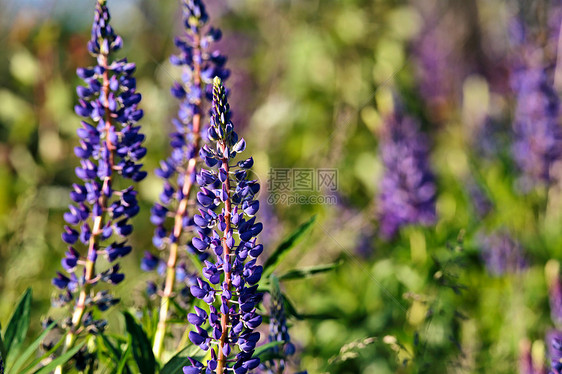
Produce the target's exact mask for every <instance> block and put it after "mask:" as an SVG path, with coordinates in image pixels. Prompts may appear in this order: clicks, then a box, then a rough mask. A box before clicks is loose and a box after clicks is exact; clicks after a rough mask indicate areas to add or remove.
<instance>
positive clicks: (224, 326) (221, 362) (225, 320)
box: [217, 142, 232, 374]
mask: <svg viewBox="0 0 562 374" xmlns="http://www.w3.org/2000/svg"><path fill="white" fill-rule="evenodd" d="M225 149H226V144H225V143H224V142H222V143H221V150H222V153H223V154H224V151H225ZM222 167H223V169H224V170H225V171H226V175H227V178H226V180H225V181H224V182H223V186H224V188H225V190H226V196H227V198H226V201H225V202H224V205H225V209H224V210H225V213H224V221H225V224H226V228H225V230H224V233H223V237H222V247H223V256H224V257H223V261H224V263H225V264H226V263H230V248H229V247H228V245H227V244H226V238H227V235H228V234H229V233H230V234H232V233H231V227H230V226H231V225H230V216H231V213H232V204H231V201H230V177H229V166H228V159H226V158H223V159H222ZM223 266H224V265H223ZM224 281H225V282H226V288H227V289H228V290H230V288H231V285H232V284H231V283H232V280H231V274H230V266H229V267H228V269H225V272H224ZM226 303H227V310H228V300H227V301H226ZM229 324H230V315H229V313H228V312H227V313H225V314H223V315H221V330H222V333H221V338H220V342H219V354H218V366H217V374H223V373H224V370H225V367H226V360H227V357H226V356H225V354H224V352H223V347H224V345H225V343H227V338H228V325H229Z"/></svg>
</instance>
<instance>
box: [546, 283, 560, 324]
mask: <svg viewBox="0 0 562 374" xmlns="http://www.w3.org/2000/svg"><path fill="white" fill-rule="evenodd" d="M549 283H550V284H549V285H548V300H549V302H550V317H551V318H552V321H553V322H554V323H555V324H556V325H557V326H560V325H562V283H561V282H560V275H559V274H558V272H556V274H555V275H554V277H553V279H552V280H551V281H550V282H549Z"/></svg>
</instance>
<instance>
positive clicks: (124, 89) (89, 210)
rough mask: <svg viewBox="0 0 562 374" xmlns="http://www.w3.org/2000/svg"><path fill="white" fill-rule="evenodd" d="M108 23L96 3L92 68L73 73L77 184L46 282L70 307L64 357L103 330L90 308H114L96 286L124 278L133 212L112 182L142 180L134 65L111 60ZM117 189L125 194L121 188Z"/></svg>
mask: <svg viewBox="0 0 562 374" xmlns="http://www.w3.org/2000/svg"><path fill="white" fill-rule="evenodd" d="M109 20H110V16H109V11H108V9H107V6H106V4H105V1H103V0H100V1H98V2H97V3H96V11H95V18H94V23H93V26H92V35H91V39H90V41H89V43H88V50H89V52H90V53H91V54H92V56H94V57H95V58H96V59H97V65H96V66H94V67H88V68H79V69H78V70H77V74H78V76H79V77H80V78H82V79H83V80H84V82H85V83H86V84H85V85H84V86H79V87H78V88H77V90H76V91H77V93H78V96H79V103H78V105H76V107H75V111H76V113H77V114H78V115H80V116H82V117H84V121H82V123H81V127H80V128H79V129H78V130H77V133H78V136H79V137H80V145H79V146H77V147H76V148H75V149H74V153H75V154H76V156H77V157H79V158H80V166H79V167H77V168H76V176H77V177H78V178H80V179H81V180H82V183H81V184H74V185H73V186H72V191H71V193H70V198H71V200H72V201H73V204H72V205H70V206H69V211H68V212H67V213H65V214H64V219H65V221H66V222H67V224H68V225H67V226H65V227H64V232H63V234H62V239H63V241H64V242H65V243H67V244H68V245H69V247H68V251H67V252H66V257H65V258H64V259H63V260H62V266H63V268H64V270H65V272H66V274H63V273H60V272H59V273H57V276H56V277H55V278H54V279H53V284H54V285H55V286H56V287H57V288H58V289H60V290H62V291H63V292H62V294H61V295H60V296H59V297H58V298H57V299H55V300H54V303H55V304H57V305H62V304H67V303H73V312H72V317H71V319H70V321H69V322H68V323H67V327H68V329H69V333H68V335H67V338H66V341H65V346H64V347H65V348H64V349H65V350H68V349H69V348H70V347H71V346H72V345H73V343H74V341H75V339H76V337H77V336H78V335H79V334H80V333H81V332H82V331H84V330H87V331H90V332H95V331H97V330H101V329H103V327H104V325H105V322H104V321H100V320H94V318H93V316H92V310H93V309H94V308H97V309H99V310H101V311H104V310H106V309H108V308H109V307H110V306H112V305H113V304H115V303H117V302H118V299H116V298H114V297H113V296H111V294H110V293H109V291H108V290H107V289H106V288H105V286H103V284H117V283H119V282H121V281H122V280H123V278H124V275H123V274H122V273H120V272H119V264H116V263H115V261H116V260H117V259H118V258H120V257H123V256H125V255H127V254H128V253H129V252H131V247H130V246H129V245H128V244H127V240H126V239H127V236H129V235H130V234H131V232H132V230H133V226H132V225H131V224H130V221H129V219H130V218H131V217H133V216H135V215H136V214H137V213H138V211H139V207H138V204H137V197H136V195H137V192H136V191H135V190H134V188H133V187H132V186H128V187H120V188H119V189H115V190H114V185H116V184H117V183H115V182H116V180H117V179H122V180H130V181H132V182H139V181H141V180H142V179H144V178H145V176H146V172H144V171H142V170H141V167H142V164H140V163H139V161H140V159H142V158H143V156H144V155H145V154H146V149H145V148H144V147H143V146H142V142H143V141H144V135H142V134H141V133H140V126H137V125H136V123H137V121H138V120H140V119H141V118H142V116H143V112H142V110H141V109H138V108H137V105H138V103H139V102H140V100H141V95H140V94H139V93H137V92H136V81H135V78H134V77H133V76H132V74H133V72H134V71H135V64H133V63H129V62H127V60H126V59H120V60H112V59H111V58H110V56H111V55H112V54H113V53H114V52H116V51H118V50H119V49H121V45H122V40H121V37H120V36H118V35H116V34H115V32H114V30H113V28H112V27H111V26H110V24H109ZM119 185H120V186H126V182H121V181H120V183H119ZM84 252H86V255H85V256H84ZM100 255H101V256H103V257H104V258H105V259H106V263H105V264H104V266H103V268H104V270H102V271H100V269H99V267H98V263H99V261H98V257H99V256H100ZM96 286H99V287H97V288H98V290H96ZM59 370H60V369H59Z"/></svg>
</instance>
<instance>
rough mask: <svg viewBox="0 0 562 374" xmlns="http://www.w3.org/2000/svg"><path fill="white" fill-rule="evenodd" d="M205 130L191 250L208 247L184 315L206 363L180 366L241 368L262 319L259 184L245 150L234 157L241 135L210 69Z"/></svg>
mask: <svg viewBox="0 0 562 374" xmlns="http://www.w3.org/2000/svg"><path fill="white" fill-rule="evenodd" d="M208 137H209V140H210V142H211V143H210V144H209V145H204V146H203V147H202V148H201V151H200V155H201V158H202V159H203V161H204V162H205V164H206V165H207V168H205V169H202V170H201V171H200V173H199V174H198V175H197V183H198V184H199V185H200V186H201V191H200V192H198V193H197V200H198V201H199V203H200V204H201V205H202V208H201V209H199V214H197V215H195V216H194V221H195V223H196V225H197V227H198V229H197V230H198V235H197V236H196V237H194V238H193V240H192V244H193V246H194V247H195V248H197V249H198V250H199V251H206V250H210V251H211V252H212V254H213V255H214V256H212V257H213V260H212V261H205V266H204V268H203V277H199V278H198V279H197V284H196V285H193V286H191V293H192V294H193V296H194V297H196V298H198V299H201V300H203V301H204V302H205V303H206V304H207V305H208V307H207V308H205V309H203V308H199V307H197V306H196V307H195V310H194V312H193V313H189V315H188V321H189V323H190V324H191V326H192V328H193V330H194V331H191V332H190V333H189V339H190V340H191V342H192V343H193V344H196V345H198V346H199V347H200V348H201V349H203V350H205V351H208V350H210V358H209V359H208V360H207V361H206V363H201V362H199V361H197V360H195V359H194V358H190V365H189V366H186V367H184V368H183V372H184V373H185V374H194V373H202V372H216V373H217V374H223V373H226V372H229V373H231V372H234V373H236V374H243V373H247V372H248V371H249V370H252V369H255V368H256V367H257V366H258V365H259V362H260V361H259V358H255V357H252V356H253V353H254V349H255V347H256V343H257V342H258V340H259V337H260V334H259V332H256V331H255V329H256V328H257V327H258V326H259V325H260V324H261V322H262V317H261V316H260V315H258V314H257V312H256V307H257V304H258V302H259V301H260V300H261V294H260V293H258V291H257V288H258V282H259V280H260V278H261V275H262V271H263V268H262V267H261V266H259V265H257V263H256V260H257V257H258V256H259V255H260V254H261V253H262V251H263V246H262V245H261V244H258V243H257V239H256V236H257V235H258V234H259V233H260V232H261V230H262V224H261V223H257V222H256V218H255V217H254V216H255V214H256V213H257V211H258V208H259V203H258V201H257V200H254V197H255V195H256V193H257V192H258V191H259V184H258V183H257V181H255V180H248V171H249V169H250V168H251V167H252V165H253V159H252V158H248V159H246V160H242V161H238V162H235V161H234V159H235V158H236V155H237V154H238V153H241V152H243V151H244V149H245V148H246V143H245V141H244V139H239V138H238V135H237V134H236V132H234V127H233V124H232V122H231V120H230V108H229V105H228V101H227V97H226V90H225V87H224V86H223V84H222V81H221V80H220V79H219V78H218V77H217V78H215V79H214V82H213V105H212V114H211V126H210V127H209V130H208Z"/></svg>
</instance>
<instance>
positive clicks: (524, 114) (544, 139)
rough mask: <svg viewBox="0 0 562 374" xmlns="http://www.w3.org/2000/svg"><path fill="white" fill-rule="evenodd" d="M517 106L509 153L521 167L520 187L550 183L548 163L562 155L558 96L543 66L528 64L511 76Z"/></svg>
mask: <svg viewBox="0 0 562 374" xmlns="http://www.w3.org/2000/svg"><path fill="white" fill-rule="evenodd" d="M513 81H514V82H513V83H514V89H515V91H516V92H517V108H516V113H515V121H514V124H513V129H514V131H515V142H514V144H513V156H514V158H515V161H516V162H517V164H518V166H519V168H520V169H521V171H522V173H523V176H522V180H521V183H522V188H523V190H524V191H525V190H528V189H530V188H531V187H532V186H534V185H536V184H538V183H541V182H542V183H546V184H549V183H552V182H553V178H552V175H551V167H552V165H553V164H554V163H555V162H557V161H559V160H560V158H561V156H562V129H561V128H560V124H559V115H560V111H559V107H560V104H559V99H558V95H557V94H556V92H555V91H554V88H553V87H552V83H551V82H550V79H549V77H548V76H547V73H546V71H545V70H544V69H541V68H528V69H523V70H521V71H519V72H517V73H516V74H515V76H514V78H513Z"/></svg>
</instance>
